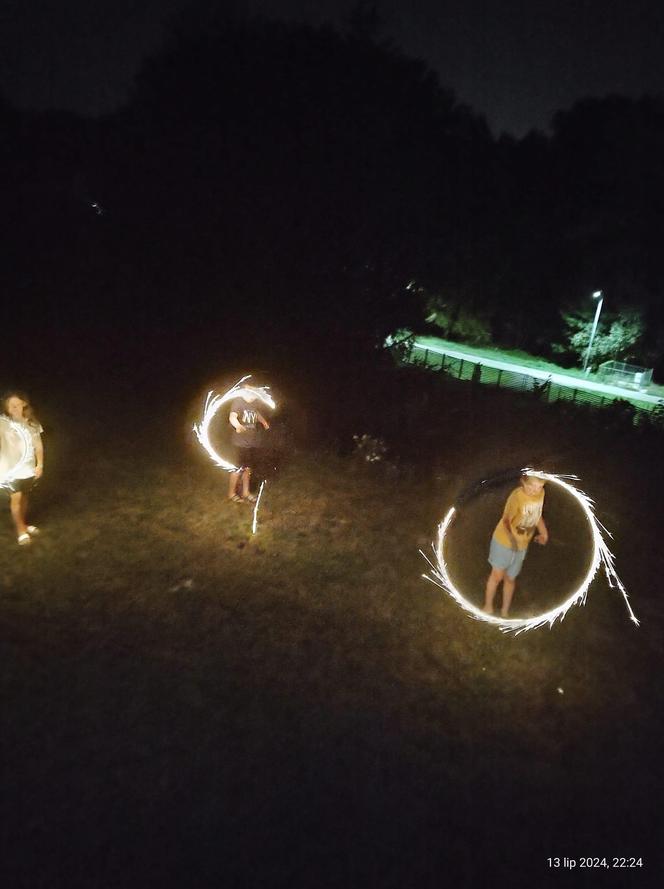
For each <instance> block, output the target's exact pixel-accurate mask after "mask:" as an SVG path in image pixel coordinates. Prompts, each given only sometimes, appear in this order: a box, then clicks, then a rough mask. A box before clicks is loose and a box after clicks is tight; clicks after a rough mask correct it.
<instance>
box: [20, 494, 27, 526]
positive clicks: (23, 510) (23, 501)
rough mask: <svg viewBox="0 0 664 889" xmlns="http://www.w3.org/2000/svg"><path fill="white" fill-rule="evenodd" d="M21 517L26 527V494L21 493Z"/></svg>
mask: <svg viewBox="0 0 664 889" xmlns="http://www.w3.org/2000/svg"><path fill="white" fill-rule="evenodd" d="M21 518H22V519H23V524H24V525H25V527H26V528H27V527H28V495H27V494H25V493H24V494H23V496H22V497H21Z"/></svg>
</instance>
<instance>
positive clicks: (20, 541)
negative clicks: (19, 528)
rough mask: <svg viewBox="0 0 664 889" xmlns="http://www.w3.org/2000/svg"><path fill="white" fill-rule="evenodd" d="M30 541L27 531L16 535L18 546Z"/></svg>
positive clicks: (25, 544)
mask: <svg viewBox="0 0 664 889" xmlns="http://www.w3.org/2000/svg"><path fill="white" fill-rule="evenodd" d="M30 543H32V541H31V540H30V535H29V534H28V533H27V532H25V531H24V532H23V534H19V535H18V545H19V546H28V544H30Z"/></svg>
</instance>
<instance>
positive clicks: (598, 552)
mask: <svg viewBox="0 0 664 889" xmlns="http://www.w3.org/2000/svg"><path fill="white" fill-rule="evenodd" d="M521 471H522V473H523V474H524V475H525V474H526V473H529V474H533V475H537V476H539V477H540V478H543V479H546V480H547V481H549V482H553V483H554V484H556V485H559V486H560V487H561V488H563V489H564V490H565V491H567V493H568V494H571V496H572V497H574V499H575V500H576V501H577V503H578V504H579V505H580V506H581V509H582V510H583V512H584V514H585V516H586V518H587V519H588V524H589V525H590V530H591V532H592V537H593V557H592V562H591V565H590V568H589V569H588V571H587V573H586V576H585V577H584V579H583V580H582V582H581V584H580V586H579V587H578V589H577V590H575V591H574V592H573V593H572V595H571V596H569V598H568V599H567V600H566V601H565V602H563V604H562V605H560V606H558V607H557V608H553V609H552V610H551V611H545V612H544V613H543V614H540V615H537V616H536V617H529V618H515V619H511V618H506V617H498V616H496V615H493V614H485V612H484V611H482V610H481V609H480V608H477V606H475V605H473V604H472V602H469V601H468V599H466V597H465V596H464V595H463V593H462V592H461V591H460V590H459V589H458V588H457V587H456V586H455V585H454V583H453V582H452V579H451V578H450V574H449V571H448V570H447V564H446V562H445V555H444V544H445V537H446V535H447V532H448V530H449V528H450V525H451V524H452V521H453V520H454V516H455V514H456V507H455V506H452V507H451V508H450V509H449V511H448V512H447V515H446V516H445V518H444V519H443V520H442V522H441V523H440V525H439V526H438V534H437V538H436V543H435V544H432V548H433V551H434V555H435V563H434V562H431V561H430V560H429V559H428V558H427V557H426V555H424V553H422V555H423V556H424V558H425V559H426V560H427V562H429V565H430V566H431V575H428V574H423V575H422V577H424V578H425V579H426V580H430V581H431V582H432V583H435V584H436V586H439V587H440V588H441V589H443V590H445V592H446V593H448V595H450V596H451V597H452V598H453V599H454V600H455V601H456V602H457V604H458V605H460V606H461V607H462V608H463V609H464V611H467V612H468V614H470V615H471V617H474V618H475V619H476V620H483V621H486V622H487V623H489V624H493V625H494V626H496V627H498V628H499V629H501V630H502V631H503V632H504V633H515V634H516V635H518V634H519V633H523V632H524V631H525V630H534V629H535V628H536V627H541V626H544V624H548V625H549V627H552V626H553V624H554V623H555V621H556V620H558V618H560V620H563V618H564V617H565V615H566V614H567V612H568V611H569V609H570V608H571V607H572V606H573V605H585V602H586V595H587V592H588V587H589V586H590V584H591V583H592V580H593V578H594V577H595V574H596V573H597V571H598V569H599V567H600V565H601V566H602V567H603V568H604V573H605V574H606V579H607V580H608V583H609V586H610V587H611V588H612V589H619V590H620V592H621V593H622V595H623V598H624V600H625V605H626V606H627V611H628V613H629V617H630V620H631V621H633V623H635V624H636V625H637V627H638V626H639V621H638V620H637V618H636V615H635V614H634V612H633V611H632V607H631V605H630V604H629V597H628V595H627V590H626V589H625V587H624V586H623V584H622V581H621V580H620V578H619V577H618V575H617V573H616V570H615V568H614V556H613V553H612V552H611V551H610V549H609V548H608V546H607V544H606V541H605V539H604V534H608V536H609V537H612V536H613V535H612V534H611V533H610V532H609V531H607V529H606V528H605V527H604V526H603V525H601V524H600V522H598V520H597V517H596V516H595V507H594V505H593V501H592V500H591V499H590V497H588V495H587V494H584V493H583V491H580V490H579V489H578V488H575V487H574V485H572V484H570V482H569V481H566V479H578V476H576V475H567V476H560V475H553V474H552V473H548V472H540V471H539V470H537V471H535V470H533V469H523V470H521ZM602 532H604V533H602ZM420 552H422V551H421V550H420Z"/></svg>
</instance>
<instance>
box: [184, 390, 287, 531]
mask: <svg viewBox="0 0 664 889" xmlns="http://www.w3.org/2000/svg"><path fill="white" fill-rule="evenodd" d="M250 379H251V374H247V375H246V376H244V377H242V379H241V380H238V381H237V383H235V385H234V386H231V388H230V389H228V390H227V391H226V392H224V393H223V394H222V395H219V394H216V395H215V393H214V390H210V391H209V392H208V394H207V398H206V399H205V408H204V410H203V417H202V419H201V422H200V423H194V427H193V429H194V434H195V436H196V438H197V439H198V440H199V442H200V443H201V445H202V446H203V448H204V449H205V450H206V451H207V453H208V454H209V455H210V457H211V458H212V461H213V462H214V463H215V464H216V465H217V466H219V467H220V468H221V469H225V470H226V472H240V470H241V468H242V467H240V466H236V465H235V464H234V463H233V462H232V461H231V460H227V459H226V458H225V457H223V456H222V455H221V454H219V453H218V452H217V451H216V449H215V447H214V445H213V444H212V442H211V441H210V424H211V423H212V421H213V420H214V418H215V416H216V415H217V413H218V412H219V409H220V408H221V406H222V405H224V404H227V403H228V402H229V401H232V400H233V399H234V398H242V397H243V396H245V395H248V394H251V395H253V396H254V397H255V398H257V399H258V400H259V401H261V402H262V403H263V404H265V405H267V407H269V408H272V409H273V410H274V408H275V407H276V404H275V402H274V399H273V398H272V396H271V395H270V393H269V391H268V388H267V386H249V385H243V383H246V381H247V380H250ZM264 486H265V480H263V481H262V482H261V485H260V488H259V490H258V497H257V498H256V505H255V506H254V513H253V521H252V523H251V532H252V534H255V533H256V528H257V527H258V506H259V504H260V502H261V495H262V493H263V488H264Z"/></svg>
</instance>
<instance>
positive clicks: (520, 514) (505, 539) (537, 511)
mask: <svg viewBox="0 0 664 889" xmlns="http://www.w3.org/2000/svg"><path fill="white" fill-rule="evenodd" d="M543 506H544V488H542V490H541V491H540V492H539V493H538V494H536V495H535V496H534V497H531V496H529V495H528V494H526V492H525V491H524V490H523V488H522V487H518V488H515V489H514V490H513V491H512V493H511V494H510V496H509V497H508V498H507V503H506V504H505V509H504V510H503V514H502V516H501V518H500V521H499V522H498V524H497V525H496V530H495V531H494V532H493V536H494V537H495V539H496V540H497V541H498V543H502V545H503V546H508V547H510V548H511V547H512V541H511V540H510V537H509V534H508V533H507V529H506V528H505V526H504V525H503V520H504V519H508V521H509V524H510V529H511V531H512V534H513V535H514V537H515V539H516V546H517V549H519V550H524V549H528V544H529V543H530V541H531V540H532V538H533V535H534V533H535V528H536V526H537V523H538V522H539V520H540V519H541V518H542V507H543Z"/></svg>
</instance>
